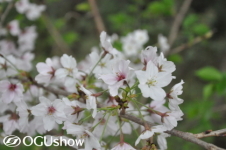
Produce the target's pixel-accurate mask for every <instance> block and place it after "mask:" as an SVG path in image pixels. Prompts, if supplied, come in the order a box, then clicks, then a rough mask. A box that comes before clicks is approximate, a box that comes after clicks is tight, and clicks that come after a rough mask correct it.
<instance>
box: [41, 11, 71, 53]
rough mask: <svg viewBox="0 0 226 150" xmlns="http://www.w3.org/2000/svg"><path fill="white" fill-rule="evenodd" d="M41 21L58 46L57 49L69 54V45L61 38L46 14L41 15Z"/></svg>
mask: <svg viewBox="0 0 226 150" xmlns="http://www.w3.org/2000/svg"><path fill="white" fill-rule="evenodd" d="M42 19H43V22H44V24H45V26H46V28H47V30H48V31H49V33H50V35H51V36H52V38H53V39H54V41H55V43H56V45H57V46H58V47H59V49H60V50H61V51H62V52H63V53H66V54H71V52H72V51H71V49H70V47H69V46H68V45H67V44H66V43H65V41H64V40H63V39H62V35H60V33H59V31H58V30H57V29H56V27H55V26H54V25H53V23H52V22H51V21H50V20H49V18H48V17H47V16H46V15H44V14H43V15H42Z"/></svg>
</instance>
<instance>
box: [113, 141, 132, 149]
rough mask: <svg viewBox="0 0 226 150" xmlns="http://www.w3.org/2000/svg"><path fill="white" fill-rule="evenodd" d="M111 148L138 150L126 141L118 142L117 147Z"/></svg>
mask: <svg viewBox="0 0 226 150" xmlns="http://www.w3.org/2000/svg"><path fill="white" fill-rule="evenodd" d="M111 150H136V149H135V148H133V147H132V146H131V145H129V144H128V143H125V142H120V143H118V144H117V145H116V146H115V147H113V148H112V149H111Z"/></svg>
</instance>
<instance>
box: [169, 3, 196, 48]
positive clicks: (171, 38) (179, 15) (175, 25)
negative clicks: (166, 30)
mask: <svg viewBox="0 0 226 150" xmlns="http://www.w3.org/2000/svg"><path fill="white" fill-rule="evenodd" d="M191 2H192V0H184V3H183V4H182V6H181V8H180V10H179V12H178V13H177V15H176V17H175V20H174V22H173V25H172V28H171V30H170V34H169V37H168V39H169V45H170V46H172V45H173V43H174V41H175V40H176V38H177V35H178V32H179V28H180V25H181V23H182V21H183V19H184V16H185V14H186V12H187V11H188V8H189V6H190V4H191Z"/></svg>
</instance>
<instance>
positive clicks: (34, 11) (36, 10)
mask: <svg viewBox="0 0 226 150" xmlns="http://www.w3.org/2000/svg"><path fill="white" fill-rule="evenodd" d="M45 9H46V6H45V5H36V4H30V5H29V8H28V9H27V12H26V16H27V18H28V19H29V20H36V19H38V18H39V16H40V15H41V13H42V11H44V10H45Z"/></svg>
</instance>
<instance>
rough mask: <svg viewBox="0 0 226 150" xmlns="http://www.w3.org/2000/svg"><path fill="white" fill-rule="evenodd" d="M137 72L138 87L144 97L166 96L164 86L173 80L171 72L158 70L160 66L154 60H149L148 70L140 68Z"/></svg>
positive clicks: (155, 98)
mask: <svg viewBox="0 0 226 150" xmlns="http://www.w3.org/2000/svg"><path fill="white" fill-rule="evenodd" d="M135 73H136V75H137V78H138V80H139V85H138V87H139V88H140V89H141V92H142V95H143V96H144V97H151V98H152V99H154V100H162V99H163V98H164V97H165V96H166V93H165V91H164V90H163V89H162V87H165V86H167V85H168V84H169V83H170V82H171V80H172V78H173V77H172V75H171V74H169V73H168V74H167V73H163V72H158V68H157V67H156V66H155V65H154V64H153V62H152V61H149V62H148V64H147V68H146V71H141V70H138V71H136V72H135Z"/></svg>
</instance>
